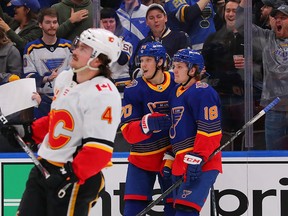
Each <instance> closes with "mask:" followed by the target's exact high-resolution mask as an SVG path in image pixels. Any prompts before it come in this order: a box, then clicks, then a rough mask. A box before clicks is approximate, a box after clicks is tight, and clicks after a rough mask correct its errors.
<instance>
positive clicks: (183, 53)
mask: <svg viewBox="0 0 288 216" xmlns="http://www.w3.org/2000/svg"><path fill="white" fill-rule="evenodd" d="M172 61H173V62H184V63H186V64H187V66H188V69H189V70H190V69H191V68H192V67H193V66H194V65H198V68H199V70H198V72H199V73H200V72H201V71H202V70H203V68H204V59H203V56H202V55H201V54H200V53H199V52H197V51H195V50H192V49H181V50H179V51H178V52H177V53H176V54H175V55H174V56H173V59H172Z"/></svg>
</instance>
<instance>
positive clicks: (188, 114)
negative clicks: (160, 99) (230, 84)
mask: <svg viewBox="0 0 288 216" xmlns="http://www.w3.org/2000/svg"><path fill="white" fill-rule="evenodd" d="M172 60H173V72H174V76H175V82H176V83H178V85H176V86H175V87H174V89H173V90H172V91H171V94H170V97H169V107H170V110H171V118H172V123H173V124H172V126H171V128H170V130H169V136H170V142H171V144H172V149H173V153H174V154H175V160H174V162H173V165H172V178H173V182H176V181H177V180H179V179H180V178H184V181H183V182H182V184H181V185H180V187H179V188H178V189H176V190H175V191H174V193H173V197H174V206H175V208H176V216H188V215H189V216H198V215H199V212H200V211H201V208H202V206H203V205H204V202H205V200H206V198H207V196H208V193H209V189H210V187H211V186H212V185H213V184H214V182H215V180H216V178H217V176H218V174H219V172H222V163H221V153H220V152H219V153H218V154H216V155H215V156H214V157H213V158H212V159H211V160H209V161H207V159H208V157H209V156H210V155H211V154H212V152H213V151H214V150H215V149H216V148H218V147H219V145H220V140H221V137H222V132H221V114H220V100H219V96H218V94H217V92H216V91H215V90H214V89H213V88H212V87H211V86H209V85H208V84H207V83H205V82H202V81H200V79H201V73H200V72H201V71H202V69H203V68H204V61H203V57H202V55H201V54H199V53H198V52H196V51H194V50H190V49H183V50H179V51H178V52H177V53H176V54H175V55H174V57H173V59H172ZM204 163H205V164H204Z"/></svg>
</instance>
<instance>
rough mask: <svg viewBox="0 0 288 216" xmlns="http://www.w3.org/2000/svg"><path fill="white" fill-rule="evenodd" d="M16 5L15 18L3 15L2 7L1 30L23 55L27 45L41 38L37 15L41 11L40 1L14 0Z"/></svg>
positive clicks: (0, 9) (0, 13) (13, 3)
mask: <svg viewBox="0 0 288 216" xmlns="http://www.w3.org/2000/svg"><path fill="white" fill-rule="evenodd" d="M11 4H12V5H14V7H15V8H14V10H15V14H14V18H12V17H10V16H8V15H7V14H5V13H3V11H2V8H1V7H0V28H2V29H4V31H5V32H6V34H7V36H8V37H9V38H10V39H11V41H12V42H14V43H15V44H16V47H17V48H18V49H19V51H20V53H21V54H22V52H23V50H24V47H25V45H26V44H27V43H28V42H30V41H33V40H35V39H36V38H39V37H41V35H42V32H41V29H40V28H39V26H38V23H37V20H36V19H35V18H36V13H37V12H38V10H39V9H40V4H39V2H38V0H12V1H11Z"/></svg>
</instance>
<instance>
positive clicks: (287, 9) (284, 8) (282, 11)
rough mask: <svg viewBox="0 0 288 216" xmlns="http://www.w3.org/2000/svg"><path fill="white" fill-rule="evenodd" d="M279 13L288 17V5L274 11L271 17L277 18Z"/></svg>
mask: <svg viewBox="0 0 288 216" xmlns="http://www.w3.org/2000/svg"><path fill="white" fill-rule="evenodd" d="M278 12H281V13H283V14H285V15H287V16H288V5H284V4H283V5H281V6H280V7H278V8H277V9H275V10H273V11H272V12H271V14H270V15H271V16H272V17H274V16H276V14H277V13H278Z"/></svg>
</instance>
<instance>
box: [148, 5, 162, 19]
mask: <svg viewBox="0 0 288 216" xmlns="http://www.w3.org/2000/svg"><path fill="white" fill-rule="evenodd" d="M153 9H159V10H161V11H162V12H163V13H164V14H165V15H167V14H166V11H165V9H164V8H163V7H162V5H160V4H157V3H152V4H150V5H149V6H148V8H147V11H146V17H147V15H148V13H149V11H151V10H153Z"/></svg>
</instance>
